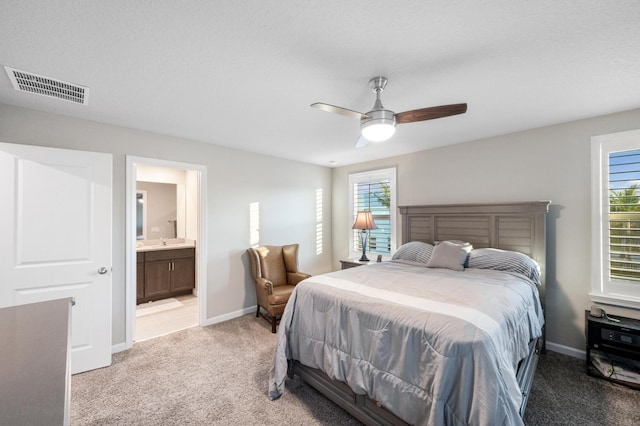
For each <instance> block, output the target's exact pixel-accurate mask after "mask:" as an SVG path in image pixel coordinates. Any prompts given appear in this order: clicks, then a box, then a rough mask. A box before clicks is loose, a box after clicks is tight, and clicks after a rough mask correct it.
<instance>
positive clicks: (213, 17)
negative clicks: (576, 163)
mask: <svg viewBox="0 0 640 426" xmlns="http://www.w3.org/2000/svg"><path fill="white" fill-rule="evenodd" d="M639 22H640V3H639V2H638V1H635V0H634V1H625V0H615V1H596V0H591V1H583V0H582V1H578V0H572V1H571V2H558V1H556V0H543V1H513V0H504V1H497V0H490V1H482V2H474V1H460V0H453V1H452V0H436V1H420V2H418V1H376V0H367V1H361V0H358V1H333V0H329V1H327V0H325V1H301V0H277V1H276V0H266V1H265V0H253V1H240V0H235V1H167V0H164V1H122V0H120V1H89V0H82V1H50V0H28V1H24V0H20V1H11V0H2V2H1V3H0V64H2V65H7V66H10V67H13V68H17V69H20V70H24V71H29V72H33V73H36V74H40V75H44V76H47V77H51V78H54V79H59V80H64V81H69V82H72V83H75V84H79V85H82V86H87V87H89V88H90V90H91V92H90V97H89V104H88V105H87V106H81V105H75V104H72V103H69V102H64V101H60V100H56V99H51V98H45V97H40V96H37V95H33V94H28V93H21V92H18V91H15V90H14V89H13V88H12V86H11V84H10V81H9V78H8V77H7V75H6V73H4V71H2V74H1V75H0V102H1V103H6V104H11V105H17V106H23V107H28V108H34V109H37V110H43V111H49V112H53V113H58V114H64V115H69V116H73V117H79V118H84V119H88V120H95V121H99V122H104V123H110V124H115V125H119V126H125V127H130V128H134V129H140V130H146V131H152V132H156V133H161V134H166V135H172V136H178V137H182V138H186V139H192V140H196V141H201V142H206V143H212V144H218V145H224V146H229V147H233V148H237V149H242V150H247V151H254V152H260V153H265V154H270V155H274V156H278V157H284V158H289V159H295V160H300V161H304V162H308V163H313V164H319V165H323V166H332V165H344V164H350V163H355V162H360V161H365V160H372V159H377V158H382V157H387V156H391V155H397V154H405V153H409V152H415V151H420V150H424V149H429V148H433V147H437V146H442V145H448V144H455V143H460V142H465V141H469V140H476V139H481V138H485V137H490V136H494V135H499V134H505V133H511V132H515V131H519V130H526V129H531V128H535V127H540V126H546V125H550V124H555V123H561V122H566V121H571V120H576V119H581V118H587V117H593V116H597V115H603V114H608V113H613V112H618V111H624V110H629V109H635V108H639V107H640V96H639V94H640V44H639V42H640V24H639ZM376 75H384V76H386V77H387V78H388V79H389V84H388V85H387V88H386V90H385V91H384V93H383V95H382V100H383V103H384V105H385V107H387V108H388V109H391V110H394V111H395V112H402V111H406V110H411V109H416V108H422V107H428V106H435V105H442V104H449V103H459V102H467V103H468V105H469V109H468V112H467V113H466V114H464V115H458V116H454V117H448V118H443V119H439V120H433V121H425V122H420V123H412V124H403V125H401V126H399V127H398V130H397V132H396V134H395V136H394V137H393V138H392V139H390V140H388V141H386V142H383V143H376V144H369V145H368V146H367V147H365V148H361V149H355V148H354V144H355V142H356V140H357V138H358V135H359V123H358V121H357V120H353V119H350V118H347V117H344V116H340V115H336V114H330V113H326V112H322V111H319V110H316V109H314V108H310V107H309V104H311V103H313V102H326V103H329V104H333V105H339V106H343V107H346V108H349V109H354V110H357V111H362V112H366V111H368V110H369V109H370V107H371V106H372V105H373V102H374V95H373V94H372V93H371V92H370V90H369V88H368V81H369V79H370V78H371V77H373V76H376Z"/></svg>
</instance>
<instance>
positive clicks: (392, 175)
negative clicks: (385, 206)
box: [348, 167, 397, 260]
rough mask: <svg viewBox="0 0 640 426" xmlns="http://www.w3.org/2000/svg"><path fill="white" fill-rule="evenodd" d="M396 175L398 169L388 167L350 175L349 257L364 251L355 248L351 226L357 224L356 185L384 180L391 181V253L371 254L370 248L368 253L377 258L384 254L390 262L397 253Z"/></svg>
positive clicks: (357, 255)
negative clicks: (354, 190)
mask: <svg viewBox="0 0 640 426" xmlns="http://www.w3.org/2000/svg"><path fill="white" fill-rule="evenodd" d="M396 174H397V168H396V167H388V168H384V169H376V170H369V171H365V172H357V173H349V191H348V193H349V194H348V197H349V200H348V205H349V212H348V226H349V232H350V234H349V257H360V256H361V255H362V250H361V249H357V247H355V246H354V238H353V236H352V234H351V232H353V229H351V226H352V225H353V223H354V222H355V214H354V210H355V209H354V193H353V187H354V185H355V184H358V183H366V182H370V183H373V182H378V181H381V180H383V179H389V187H390V188H389V189H390V193H391V196H390V200H389V227H390V235H389V239H390V251H389V253H387V254H384V253H377V252H371V251H369V248H368V247H367V253H375V254H376V256H377V255H378V254H382V258H383V259H384V260H389V259H391V256H393V253H395V251H396V224H397V221H396V216H397V213H396V212H397V207H396V206H397V204H396V198H397V185H396Z"/></svg>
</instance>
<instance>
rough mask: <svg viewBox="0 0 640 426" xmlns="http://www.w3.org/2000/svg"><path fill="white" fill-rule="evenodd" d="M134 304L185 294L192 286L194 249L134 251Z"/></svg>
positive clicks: (194, 278)
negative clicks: (135, 272) (135, 301)
mask: <svg viewBox="0 0 640 426" xmlns="http://www.w3.org/2000/svg"><path fill="white" fill-rule="evenodd" d="M137 256H138V259H137V267H138V273H137V281H138V283H137V303H138V304H140V303H144V302H150V301H152V300H159V299H166V298H167V297H173V296H179V295H182V294H189V293H191V292H192V291H193V289H194V288H195V282H196V277H195V275H196V274H195V271H196V268H195V260H196V257H195V256H196V253H195V248H192V247H190V248H172V249H167V250H153V251H146V252H138V253H137Z"/></svg>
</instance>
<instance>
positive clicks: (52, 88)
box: [4, 66, 89, 105]
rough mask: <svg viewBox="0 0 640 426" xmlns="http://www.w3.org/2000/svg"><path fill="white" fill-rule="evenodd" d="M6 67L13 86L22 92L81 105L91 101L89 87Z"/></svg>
mask: <svg viewBox="0 0 640 426" xmlns="http://www.w3.org/2000/svg"><path fill="white" fill-rule="evenodd" d="M4 68H5V69H6V70H7V74H8V75H9V80H11V84H13V88H14V89H16V90H18V91H20V92H30V93H35V94H37V95H42V96H51V97H54V98H58V99H62V100H65V101H69V102H73V103H76V104H81V105H87V103H88V101H89V88H88V87H84V86H78V85H77V84H73V83H67V82H66V81H60V80H55V79H53V78H49V77H44V76H41V75H37V74H33V73H30V72H26V71H20V70H16V69H13V68H10V67H7V66H5V67H4Z"/></svg>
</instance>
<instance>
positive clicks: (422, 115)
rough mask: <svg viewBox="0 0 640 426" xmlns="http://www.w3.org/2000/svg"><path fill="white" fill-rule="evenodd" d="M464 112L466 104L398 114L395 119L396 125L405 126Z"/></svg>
mask: <svg viewBox="0 0 640 426" xmlns="http://www.w3.org/2000/svg"><path fill="white" fill-rule="evenodd" d="M465 112H467V104H452V105H440V106H435V107H429V108H421V109H414V110H411V111H405V112H399V113H397V114H396V115H395V117H396V123H397V124H405V123H413V122H416V121H425V120H433V119H436V118H442V117H448V116H450V115H457V114H464V113H465Z"/></svg>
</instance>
